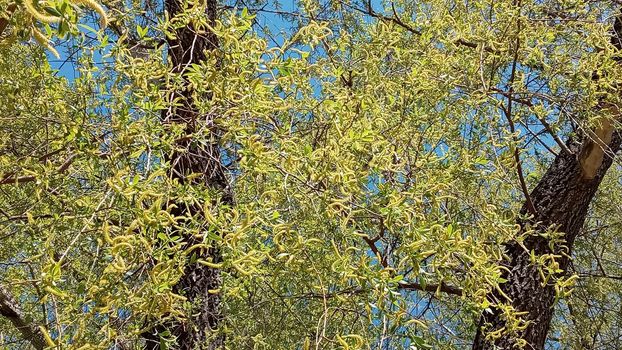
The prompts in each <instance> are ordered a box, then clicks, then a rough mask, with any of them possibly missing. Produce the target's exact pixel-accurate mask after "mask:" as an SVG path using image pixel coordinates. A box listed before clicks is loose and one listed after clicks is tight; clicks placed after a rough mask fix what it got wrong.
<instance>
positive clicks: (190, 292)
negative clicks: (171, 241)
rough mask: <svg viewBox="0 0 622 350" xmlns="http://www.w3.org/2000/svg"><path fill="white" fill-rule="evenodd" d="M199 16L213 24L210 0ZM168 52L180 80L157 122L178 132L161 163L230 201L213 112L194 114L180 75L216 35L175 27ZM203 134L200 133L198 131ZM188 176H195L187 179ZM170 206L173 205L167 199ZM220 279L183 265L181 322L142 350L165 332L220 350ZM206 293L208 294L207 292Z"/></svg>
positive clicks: (180, 209)
mask: <svg viewBox="0 0 622 350" xmlns="http://www.w3.org/2000/svg"><path fill="white" fill-rule="evenodd" d="M204 4H205V6H206V7H205V14H206V15H207V17H208V19H209V22H210V25H214V24H215V19H216V4H217V3H216V0H206V2H205V3H204ZM165 6H166V11H167V12H168V14H169V17H170V18H174V17H175V16H176V15H178V14H180V13H182V12H183V11H184V6H187V3H186V2H185V1H183V0H166V1H165ZM167 44H168V48H169V49H168V56H169V59H170V61H171V63H172V68H171V70H172V72H173V73H175V74H180V75H181V76H182V79H183V81H184V82H185V83H184V84H183V85H184V86H183V88H182V89H179V90H177V91H174V92H172V93H171V94H170V96H169V102H171V104H173V101H175V103H176V104H177V105H176V106H174V107H171V108H169V109H168V110H166V111H164V112H163V113H162V122H163V123H165V124H172V123H175V124H181V125H183V127H184V135H183V136H182V137H181V138H180V139H179V141H178V143H177V145H176V146H177V148H178V149H179V150H181V151H176V152H174V153H173V154H172V155H170V156H169V157H168V159H167V161H168V162H169V164H170V172H169V176H171V177H172V178H173V179H177V180H178V181H179V182H181V183H188V182H189V183H190V184H192V185H198V186H209V187H211V188H213V189H216V190H218V191H220V192H221V193H222V194H223V197H222V199H221V201H222V202H221V203H222V204H225V205H232V204H233V199H232V196H231V194H230V191H229V187H228V181H227V179H226V175H225V170H224V167H223V165H222V163H221V161H220V160H221V159H220V152H219V148H218V143H219V140H218V136H217V135H218V131H217V130H215V129H213V125H214V123H213V120H214V115H211V114H207V115H205V114H201V113H199V111H198V109H197V108H196V106H195V105H194V104H193V101H192V94H193V91H192V90H191V88H189V84H187V83H186V80H185V78H184V75H185V72H186V69H187V68H188V67H189V66H190V65H192V64H196V63H199V62H202V61H204V60H205V58H206V55H205V53H206V52H208V51H211V50H215V49H216V48H217V47H218V38H217V37H216V35H214V34H213V33H212V32H210V31H205V32H201V33H197V32H196V31H195V30H194V28H192V26H191V25H186V26H184V27H182V28H178V29H177V30H176V33H175V38H174V39H170V38H169V39H167ZM204 128H207V129H210V131H211V132H210V135H211V138H212V139H210V140H204V139H202V140H197V139H196V138H195V137H194V134H195V133H196V132H197V131H198V130H199V129H204ZM203 134H205V133H203ZM190 174H200V176H198V177H194V176H193V177H192V178H191V179H188V176H189V175H190ZM173 204H174V203H173ZM201 211H202V208H199V207H188V205H187V204H180V205H178V206H177V208H176V209H175V210H174V212H172V214H173V215H175V216H184V215H185V214H191V216H193V217H197V216H198V217H200V215H201ZM186 241H187V245H188V246H191V245H193V244H196V243H200V242H198V241H197V240H196V238H193V237H186ZM208 257H209V258H211V259H212V261H213V262H214V263H218V262H220V261H221V254H220V252H219V250H218V248H217V247H212V248H210V249H209V250H208V251H205V252H203V256H201V258H203V259H205V258H208ZM220 285H221V277H220V272H219V270H218V269H214V268H210V267H207V266H204V265H201V264H197V263H193V264H188V265H187V266H186V268H185V271H184V275H183V277H182V278H181V280H180V281H179V282H178V283H177V285H175V286H174V288H173V289H174V291H175V292H176V293H178V294H181V295H184V296H185V297H186V298H187V299H188V302H189V303H191V304H192V315H191V317H190V318H189V319H188V320H187V321H186V322H184V323H175V324H167V325H160V326H158V327H156V329H155V332H153V333H151V334H148V335H147V336H146V337H145V338H146V348H147V349H153V350H155V349H159V342H160V337H159V335H158V333H161V332H163V331H166V330H168V331H169V332H170V333H171V334H172V335H173V336H175V337H176V338H177V341H176V345H173V348H175V349H182V350H186V349H187V350H190V349H193V350H194V349H210V350H211V349H220V348H223V345H224V339H223V337H222V336H214V332H213V331H214V330H215V329H216V328H217V327H218V325H219V323H220V322H221V320H222V312H221V305H220V296H219V294H218V293H214V290H217V289H219V288H220ZM210 291H212V292H210Z"/></svg>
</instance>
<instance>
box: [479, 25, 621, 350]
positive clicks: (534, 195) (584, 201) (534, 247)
mask: <svg viewBox="0 0 622 350" xmlns="http://www.w3.org/2000/svg"><path fill="white" fill-rule="evenodd" d="M620 33H622V21H621V18H620V16H618V17H617V18H616V20H615V23H614V26H613V30H612V36H611V44H612V45H613V46H614V47H615V48H616V49H618V50H620V49H622V41H621V40H620ZM595 78H596V79H597V78H598V77H595ZM599 108H600V110H601V112H603V113H604V114H608V115H610V117H613V116H616V115H619V114H620V109H619V108H618V107H616V106H612V105H608V104H606V103H604V102H603V103H601V105H600V106H599ZM621 142H622V135H621V134H620V132H618V131H614V126H613V123H612V122H611V121H609V120H605V121H604V122H603V123H602V124H601V125H600V126H599V127H597V128H596V129H595V130H593V131H592V132H591V133H590V135H583V140H582V142H574V141H573V140H572V139H571V140H569V141H568V148H569V150H570V154H569V153H567V152H560V154H559V155H558V156H557V157H556V158H555V160H554V161H553V164H552V165H551V167H550V168H549V169H548V171H547V172H546V173H545V174H544V176H543V177H542V179H541V180H540V182H539V183H538V185H537V186H536V188H534V190H533V191H532V192H531V195H530V198H531V202H532V203H533V207H534V209H535V213H533V216H532V217H531V218H530V219H529V220H519V222H518V224H519V225H520V227H521V230H522V231H523V232H526V230H533V231H534V234H532V235H530V236H529V237H528V238H527V239H525V240H524V241H523V243H522V246H521V245H520V244H519V243H518V242H509V243H507V244H506V245H505V248H506V258H505V259H504V260H503V261H502V262H501V264H502V265H503V266H504V267H505V268H507V269H508V271H504V275H503V276H502V277H503V278H504V279H506V280H507V282H506V283H504V284H502V285H501V290H502V291H503V293H504V294H505V295H506V296H507V297H508V298H509V300H508V299H507V298H505V297H504V296H503V295H502V294H501V293H499V292H498V291H494V292H492V293H491V294H490V295H489V296H488V298H489V300H490V301H491V303H492V304H496V303H503V304H509V305H512V306H513V307H514V309H515V310H516V311H518V312H524V313H525V314H524V315H522V316H521V318H522V319H523V320H525V321H528V322H529V323H528V325H527V327H526V328H525V329H524V330H522V331H519V332H517V333H514V334H512V333H509V332H502V335H501V337H500V338H498V339H495V340H491V339H486V335H487V334H488V332H491V331H492V332H494V331H497V330H501V329H503V328H504V327H505V326H506V324H505V319H504V317H503V313H502V311H501V310H500V309H499V308H496V307H493V308H491V311H492V312H484V313H483V314H482V317H481V319H480V323H479V327H478V330H477V333H476V335H475V340H474V342H473V349H474V350H493V349H514V348H515V347H514V346H515V345H516V342H517V340H518V339H523V340H525V341H526V342H527V346H526V349H535V350H541V349H544V343H545V341H546V336H547V333H548V331H549V326H550V323H551V319H552V317H553V307H554V305H553V304H554V302H555V289H554V283H555V282H554V280H555V278H558V277H563V276H564V275H565V274H566V273H567V270H568V265H569V263H570V254H571V251H572V247H573V244H574V241H575V238H576V237H577V234H578V233H579V231H580V230H581V228H582V227H583V224H584V222H585V218H586V216H587V212H588V208H589V205H590V202H591V201H592V199H593V197H594V195H595V193H596V191H597V190H598V186H599V185H600V183H601V182H602V180H603V177H604V176H605V174H606V173H607V170H608V169H609V167H610V166H611V164H612V163H613V158H612V156H613V155H614V154H615V152H617V151H618V150H619V149H620V144H621ZM529 210H530V208H529V206H528V203H525V204H524V205H523V208H522V209H521V214H524V215H526V214H531V213H528V211H529ZM551 230H554V231H556V232H560V233H563V237H562V238H563V239H564V241H565V242H564V243H563V244H557V245H555V246H554V247H553V249H551V246H550V243H551V242H550V241H549V239H547V238H545V237H542V236H540V235H538V233H543V232H546V231H551ZM532 251H533V253H534V254H535V255H536V256H541V255H544V254H556V255H560V256H561V257H560V258H557V259H556V260H557V261H558V263H559V269H560V270H561V271H562V272H561V273H559V274H557V275H556V276H553V278H550V279H549V281H548V283H546V284H545V285H543V280H542V278H541V276H540V273H539V271H538V267H537V266H536V265H535V264H534V263H532V261H531V257H530V255H531V252H532Z"/></svg>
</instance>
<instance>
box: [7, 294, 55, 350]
mask: <svg viewBox="0 0 622 350" xmlns="http://www.w3.org/2000/svg"><path fill="white" fill-rule="evenodd" d="M0 316H2V317H4V318H6V319H7V320H9V321H10V322H11V323H12V324H13V326H15V328H17V330H18V331H19V332H20V333H21V335H22V337H23V338H24V340H27V341H29V342H30V344H31V345H32V346H33V347H34V348H35V349H37V350H43V349H45V347H46V346H47V343H46V342H45V338H44V337H43V334H42V333H41V330H39V327H38V326H37V325H36V324H35V323H33V322H32V321H31V320H30V319H28V317H26V315H25V314H24V313H23V312H22V310H21V308H20V306H19V304H18V303H17V301H16V300H15V299H14V298H13V296H11V294H10V293H9V292H8V291H7V290H6V289H5V288H4V287H3V286H1V285H0ZM0 340H2V339H0Z"/></svg>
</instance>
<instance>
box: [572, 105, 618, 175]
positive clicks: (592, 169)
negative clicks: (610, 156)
mask: <svg viewBox="0 0 622 350" xmlns="http://www.w3.org/2000/svg"><path fill="white" fill-rule="evenodd" d="M607 109H613V107H610V108H607ZM616 111H617V109H616ZM616 114H617V113H616ZM614 128H615V127H614V123H613V121H612V120H611V119H609V118H605V119H604V120H602V121H601V122H600V125H599V126H597V127H596V128H595V129H594V130H593V131H591V132H589V134H588V137H586V139H585V141H583V145H582V146H581V154H580V155H579V163H580V164H581V175H582V177H583V179H585V180H592V179H594V177H595V176H596V173H597V172H598V169H599V168H600V165H601V164H602V163H603V159H604V157H605V150H606V149H607V148H609V144H610V143H611V138H612V137H613V131H614Z"/></svg>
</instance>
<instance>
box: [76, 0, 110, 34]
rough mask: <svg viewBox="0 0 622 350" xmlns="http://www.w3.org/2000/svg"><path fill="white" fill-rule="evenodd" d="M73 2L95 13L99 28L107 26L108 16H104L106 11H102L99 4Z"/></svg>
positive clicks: (94, 2)
mask: <svg viewBox="0 0 622 350" xmlns="http://www.w3.org/2000/svg"><path fill="white" fill-rule="evenodd" d="M73 2H74V3H76V4H82V5H84V6H87V7H89V8H91V9H92V10H93V11H95V12H97V13H98V14H99V16H100V18H99V26H100V27H101V28H106V27H107V26H108V16H107V15H106V10H104V8H103V7H102V6H101V5H100V4H99V3H97V2H96V1H93V0H74V1H73Z"/></svg>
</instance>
